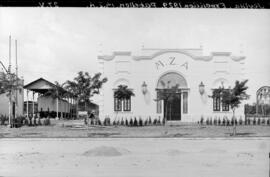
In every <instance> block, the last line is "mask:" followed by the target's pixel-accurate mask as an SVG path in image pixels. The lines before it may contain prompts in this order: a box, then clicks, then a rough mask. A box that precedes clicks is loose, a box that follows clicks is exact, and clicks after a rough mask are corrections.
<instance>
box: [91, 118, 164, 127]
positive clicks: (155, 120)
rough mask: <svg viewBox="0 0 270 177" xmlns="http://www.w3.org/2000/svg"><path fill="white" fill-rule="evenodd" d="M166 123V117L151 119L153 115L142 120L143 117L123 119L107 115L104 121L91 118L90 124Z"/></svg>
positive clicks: (138, 124)
mask: <svg viewBox="0 0 270 177" xmlns="http://www.w3.org/2000/svg"><path fill="white" fill-rule="evenodd" d="M164 124H165V119H161V118H159V119H157V118H155V119H153V120H152V119H151V117H149V118H148V119H146V120H142V118H136V117H134V118H130V119H129V120H128V119H124V118H122V119H121V120H113V121H112V120H111V119H110V118H109V117H106V118H105V119H104V121H103V122H102V121H100V120H99V119H97V120H94V119H91V120H90V125H104V126H111V125H113V126H130V127H133V126H134V127H137V126H152V125H164Z"/></svg>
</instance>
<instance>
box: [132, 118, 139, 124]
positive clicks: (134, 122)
mask: <svg viewBox="0 0 270 177" xmlns="http://www.w3.org/2000/svg"><path fill="white" fill-rule="evenodd" d="M133 125H134V126H138V121H137V119H136V117H135V118H134V121H133Z"/></svg>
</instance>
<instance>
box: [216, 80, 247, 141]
mask: <svg viewBox="0 0 270 177" xmlns="http://www.w3.org/2000/svg"><path fill="white" fill-rule="evenodd" d="M247 82H248V80H244V81H241V82H239V81H235V86H234V88H233V89H225V88H224V87H220V88H218V89H215V90H214V92H213V95H212V97H216V96H218V97H220V98H221V101H222V103H223V104H227V105H229V106H230V107H231V109H232V111H233V120H234V121H233V122H234V123H233V124H234V128H233V135H234V136H235V135H236V123H235V120H236V118H235V110H236V108H238V107H239V105H240V104H241V102H242V101H243V100H246V99H248V98H249V95H247V94H246V90H247V89H248V87H247V86H246V83H247Z"/></svg>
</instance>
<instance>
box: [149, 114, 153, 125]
mask: <svg viewBox="0 0 270 177" xmlns="http://www.w3.org/2000/svg"><path fill="white" fill-rule="evenodd" d="M148 125H152V119H151V116H150V117H149V119H148Z"/></svg>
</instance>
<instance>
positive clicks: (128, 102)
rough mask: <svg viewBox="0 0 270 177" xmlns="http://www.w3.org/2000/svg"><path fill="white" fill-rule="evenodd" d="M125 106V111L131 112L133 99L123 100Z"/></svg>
mask: <svg viewBox="0 0 270 177" xmlns="http://www.w3.org/2000/svg"><path fill="white" fill-rule="evenodd" d="M123 105H124V111H131V99H130V97H129V98H128V99H124V100H123Z"/></svg>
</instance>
